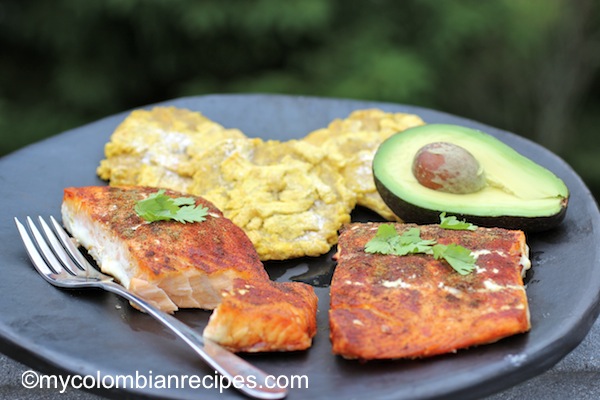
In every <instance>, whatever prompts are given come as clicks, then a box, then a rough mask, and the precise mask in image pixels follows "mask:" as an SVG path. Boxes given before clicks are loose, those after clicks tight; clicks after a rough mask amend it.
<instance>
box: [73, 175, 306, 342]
mask: <svg viewBox="0 0 600 400" xmlns="http://www.w3.org/2000/svg"><path fill="white" fill-rule="evenodd" d="M157 190H158V189H156V188H147V187H109V186H89V187H80V188H66V189H65V190H64V198H63V204H62V221H63V225H64V226H65V228H66V229H67V231H69V232H70V233H71V235H72V236H73V237H74V238H75V239H76V240H77V241H78V242H79V244H80V245H81V246H83V247H84V248H86V249H87V251H88V253H89V254H90V255H91V256H92V257H93V258H94V259H95V260H96V261H97V263H98V265H99V267H100V269H101V270H102V272H104V273H107V274H109V275H111V276H113V277H114V278H115V279H116V280H117V281H118V282H119V283H121V284H122V285H123V286H125V287H126V288H127V289H129V290H130V291H132V292H134V293H136V294H137V295H139V296H140V297H142V298H144V299H145V300H147V301H149V302H150V303H153V304H154V305H155V306H157V307H158V308H160V309H161V310H163V311H166V312H174V311H176V310H177V309H178V308H202V309H208V310H212V309H215V308H218V307H219V306H220V305H221V303H222V302H223V300H224V299H226V302H227V303H230V302H231V300H227V299H229V298H230V297H231V293H237V294H238V295H239V294H240V293H243V292H247V293H248V296H243V297H239V296H238V297H236V299H237V302H236V308H235V310H230V311H229V314H236V316H234V317H232V318H236V317H237V318H238V319H239V320H240V321H244V323H245V324H246V326H245V330H246V331H247V332H249V333H250V334H251V336H252V337H254V338H255V339H254V340H255V341H256V342H259V341H260V342H261V344H260V346H259V345H253V344H252V343H250V341H249V340H248V339H247V338H246V339H244V338H239V335H237V336H236V335H235V334H234V333H232V332H231V329H233V327H232V326H229V325H223V326H219V325H220V324H222V323H221V322H219V321H218V320H216V319H215V321H213V322H212V327H215V328H218V330H219V329H220V332H222V334H221V336H215V335H213V337H212V338H213V339H214V340H216V341H217V342H219V339H220V338H229V339H228V340H227V343H226V345H227V347H229V348H230V349H232V350H234V351H249V350H252V351H280V350H288V349H294V350H299V349H305V348H308V347H310V345H311V339H312V337H313V336H314V333H315V331H316V329H315V325H316V295H315V293H314V290H313V288H312V287H310V286H309V285H305V284H301V283H288V284H275V283H274V282H272V281H271V280H270V279H269V276H268V274H267V272H266V271H265V269H264V266H263V264H262V262H261V261H260V260H259V257H258V254H257V252H256V250H255V249H254V247H253V245H252V242H251V241H250V239H249V238H248V236H247V235H246V234H245V233H244V231H243V230H242V229H241V228H239V227H237V226H236V225H235V224H234V223H233V222H231V221H230V220H229V219H227V218H225V217H224V216H223V214H222V213H221V211H219V210H218V209H217V208H216V207H215V206H214V205H213V204H212V203H210V202H209V201H207V200H205V199H203V198H201V197H194V196H188V195H183V194H181V193H179V192H175V191H170V190H167V191H165V194H166V195H167V196H169V197H173V198H177V197H183V196H185V197H191V198H193V199H194V201H195V203H196V205H201V206H203V207H206V208H207V215H206V219H205V220H204V221H202V222H195V223H181V222H177V221H172V220H171V221H156V222H147V221H146V220H144V219H143V218H142V217H140V216H139V215H138V214H137V213H136V211H135V205H136V203H137V202H138V201H140V200H143V199H146V198H147V197H148V196H150V195H151V194H154V193H155V192H157ZM240 286H241V287H242V289H243V292H240ZM236 291H237V292H236ZM290 291H292V292H294V291H295V292H297V293H302V299H303V300H302V301H291V300H293V299H292V298H291V296H290ZM256 293H260V294H261V295H265V296H267V295H268V296H267V297H266V299H268V298H270V299H276V300H278V301H279V303H277V304H278V305H277V306H276V307H278V308H284V307H287V308H288V313H287V314H283V316H282V317H281V319H280V321H272V320H270V319H269V315H270V313H271V312H273V307H275V306H273V305H272V306H271V307H268V306H266V305H265V306H263V307H256V301H254V300H253V299H254V298H256V297H257V296H258V295H257V294H256ZM288 300H290V301H288ZM286 302H287V305H284V303H286ZM221 314H223V312H221ZM298 316H301V318H300V319H299V318H298ZM286 318H289V319H290V320H289V321H287V322H286V321H285V319H286ZM284 322H285V323H288V324H290V325H293V326H294V327H295V329H296V330H297V331H300V332H303V333H304V337H303V339H304V340H302V341H300V340H298V338H297V337H291V336H290V337H288V336H289V335H287V334H286V333H285V331H283V333H282V335H279V336H277V335H274V333H277V332H282V330H281V326H282V324H284ZM236 329H238V330H239V327H237V328H236ZM298 335H299V333H296V336H298ZM231 338H236V339H235V340H232V339H231ZM288 339H289V340H288ZM290 343H291V344H290Z"/></svg>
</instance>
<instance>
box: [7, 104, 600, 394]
mask: <svg viewBox="0 0 600 400" xmlns="http://www.w3.org/2000/svg"><path fill="white" fill-rule="evenodd" d="M162 104H170V105H175V106H178V107H187V108H190V109H192V110H198V111H201V112H202V113H204V114H205V115H206V116H207V117H209V118H211V119H213V120H215V121H217V122H219V123H221V124H223V125H225V126H226V127H236V128H240V129H241V130H242V131H243V132H245V133H246V134H247V135H249V136H260V137H263V138H274V139H290V138H299V137H302V136H303V135H305V134H306V133H308V132H309V131H311V130H313V129H316V128H319V127H322V126H325V125H326V124H327V123H329V122H330V121H331V120H332V119H334V118H336V117H346V116H347V115H348V114H349V113H350V112H351V111H352V110H355V109H359V108H370V107H378V108H381V109H383V110H386V111H400V112H410V113H416V114H418V115H420V116H421V117H422V118H423V119H424V120H425V121H426V122H430V123H433V122H443V123H453V124H460V125H465V126H469V127H474V128H478V129H481V130H484V131H486V132H488V133H490V134H492V135H494V136H497V137H498V138H499V139H500V140H502V141H504V142H506V143H507V144H509V145H511V146H512V147H514V148H515V149H517V150H518V151H519V152H521V153H522V154H524V155H525V156H528V157H530V158H532V159H534V160H535V161H537V162H538V163H540V164H542V165H544V166H545V167H547V168H549V169H551V170H552V171H553V172H554V173H556V174H557V175H558V176H559V177H560V178H562V179H563V180H564V181H565V182H566V183H567V185H568V186H569V189H570V191H571V201H570V205H569V211H568V213H567V217H566V220H565V221H564V223H563V224H562V225H561V226H560V227H559V228H558V229H555V230H553V231H551V232H547V233H543V234H537V235H531V236H529V238H528V241H529V244H530V247H531V254H532V261H533V268H532V270H530V271H529V273H528V277H527V294H528V297H529V301H530V308H531V322H532V325H533V328H532V330H531V332H529V333H528V334H525V335H519V336H515V337H512V338H509V339H506V340H502V341H500V342H498V343H495V344H493V345H487V346H481V347H479V348H474V349H469V350H465V351H460V352H458V353H457V354H450V355H446V356H441V357H436V358H432V359H426V360H417V361H383V362H370V363H367V364H361V363H359V362H356V361H348V360H343V359H341V358H338V357H334V356H333V355H331V346H330V343H329V332H328V320H327V309H328V297H329V291H328V289H327V287H326V284H327V282H328V279H329V278H330V276H329V274H330V272H331V268H332V266H333V263H332V261H331V259H330V256H331V254H328V255H325V256H323V257H320V258H315V259H298V260H293V261H288V262H282V263H269V264H268V266H267V268H268V270H269V273H270V274H271V276H272V277H273V278H274V279H278V280H286V279H291V278H294V277H296V276H300V279H302V280H305V281H308V282H314V283H315V284H317V287H316V291H317V293H318V295H319V299H320V305H319V312H318V324H319V329H318V334H317V336H316V338H315V341H314V346H313V347H312V348H311V349H310V350H309V351H306V352H299V353H291V354H284V353H282V354H262V355H260V354H257V355H248V356H245V357H246V358H248V359H249V360H250V361H252V362H253V363H255V364H256V365H258V366H259V367H261V368H263V369H264V370H266V371H268V372H270V373H273V374H276V375H285V376H287V377H292V376H301V375H306V376H307V377H308V382H309V386H308V388H301V389H291V390H290V395H289V398H290V399H300V398H337V399H346V398H369V399H390V398H394V399H416V398H442V397H448V398H459V399H467V398H476V397H480V396H483V395H486V394H490V393H493V392H495V391H499V390H502V389H504V388H507V387H509V386H512V385H514V384H516V383H518V382H521V381H524V380H526V379H528V378H531V377H533V376H535V375H537V374H539V373H541V372H543V371H545V370H547V369H549V368H550V367H551V366H553V365H554V364H555V363H556V362H558V361H559V360H560V359H561V358H562V357H564V356H565V355H566V354H567V353H569V352H570V351H571V350H572V349H573V348H575V346H576V345H577V344H579V342H580V341H581V340H582V339H583V338H584V336H585V335H586V334H587V332H588V330H589V329H590V327H591V326H592V324H593V322H594V320H595V319H596V317H597V315H598V311H599V307H598V304H599V302H598V300H599V299H598V297H599V293H600V268H599V251H598V244H599V243H600V238H599V237H598V236H599V235H598V231H597V227H598V226H600V224H599V213H598V208H597V205H596V203H595V201H594V199H593V197H592V195H591V194H590V192H589V190H588V189H587V188H586V187H585V185H584V184H583V182H582V181H581V179H580V178H579V177H578V176H577V175H576V174H575V173H574V172H573V171H572V170H571V168H570V167H569V166H568V165H567V164H566V163H564V162H563V161H562V160H561V159H559V158H558V157H556V156H555V155H553V154H552V153H550V152H549V151H547V150H545V149H543V148H542V147H540V146H538V145H536V144H534V143H532V142H530V141H528V140H525V139H523V138H521V137H518V136H516V135H513V134H510V133H507V132H504V131H500V130H498V129H494V128H491V127H489V126H485V125H482V124H479V123H476V122H473V121H470V120H466V119H462V118H458V117H454V116H451V115H448V114H444V113H440V112H436V111H431V110H427V109H422V108H417V107H409V106H404V105H398V104H386V103H373V102H364V101H351V100H335V99H320V98H309V97H289V96H276V95H273V96H271V95H214V96H204V97H194V98H183V99H178V100H174V101H169V102H165V103H162ZM127 114H128V113H125V112H124V113H121V114H118V115H115V116H112V117H109V118H106V119H102V120H100V121H97V122H95V123H92V124H89V125H86V126H83V127H81V128H78V129H74V130H71V131H68V132H65V133H63V134H61V135H58V136H56V137H53V138H50V139H48V140H45V141H42V142H39V143H36V144H34V145H31V146H29V147H27V148H25V149H23V150H21V151H18V152H15V153H12V154H10V155H8V156H6V157H4V158H3V159H1V160H0V183H1V184H2V187H3V190H2V196H1V200H0V202H1V203H0V204H1V208H2V213H3V215H4V217H3V218H2V220H1V221H0V254H2V256H1V265H2V270H1V273H2V275H1V276H2V279H0V299H1V303H2V309H3V311H2V313H1V314H0V335H1V342H0V346H1V350H2V352H4V353H5V354H7V355H9V356H11V357H13V358H15V359H17V360H18V361H21V362H23V363H25V364H28V365H30V366H32V367H35V368H38V369H39V370H42V371H44V372H48V373H65V374H80V375H86V374H92V375H96V374H97V373H98V371H99V373H101V374H102V375H106V376H108V375H110V376H113V377H114V376H116V375H119V374H120V375H135V374H136V372H137V373H138V374H141V375H146V376H153V377H156V376H160V375H176V376H183V375H191V374H200V375H203V374H214V371H211V370H209V369H208V368H207V367H205V366H204V365H203V363H202V362H201V361H200V360H199V359H198V358H197V357H195V356H194V355H193V354H192V353H190V352H189V351H188V349H187V347H186V346H185V345H184V344H183V343H182V342H181V341H179V340H177V339H176V338H175V337H174V336H173V335H172V334H171V333H169V332H167V331H166V330H165V329H163V328H162V327H161V326H159V325H158V324H157V323H155V322H154V321H153V320H152V319H151V318H149V317H148V316H146V315H144V314H141V313H139V312H137V311H134V310H132V309H131V308H130V307H129V306H128V304H127V303H125V302H124V301H122V300H120V299H118V298H117V297H115V296H113V295H111V294H106V293H101V292H91V293H90V292H85V293H83V292H72V291H64V290H59V289H56V288H54V287H52V286H50V285H49V284H47V283H46V282H45V281H44V280H42V279H41V277H39V276H38V275H37V273H36V272H35V271H34V269H33V267H32V266H31V264H30V263H29V260H28V259H27V256H26V254H25V252H24V249H23V246H22V244H21V242H20V240H19V238H18V236H17V231H16V229H15V226H14V222H13V219H12V218H13V217H14V216H16V217H19V218H24V217H25V216H26V215H32V216H35V215H38V214H40V215H44V216H47V215H56V216H59V215H60V211H59V208H60V204H61V200H62V190H63V188H64V187H67V186H83V185H103V184H105V182H103V181H101V180H99V179H98V178H97V177H96V173H95V169H96V167H97V165H98V163H99V161H100V160H101V159H102V158H103V147H104V144H105V143H106V142H108V140H109V137H110V135H111V133H112V131H113V130H114V128H115V127H116V126H117V125H118V124H119V123H120V122H121V121H122V120H123V119H124V118H125V117H126V116H127ZM355 217H356V218H357V219H363V220H364V219H370V218H375V216H373V215H370V214H368V213H366V212H364V211H361V210H359V211H358V212H356V213H355ZM294 279H295V278H294ZM208 315H209V314H208V312H205V311H181V312H178V313H177V317H179V318H180V319H182V320H183V321H185V322H187V323H188V324H190V325H192V326H194V327H197V328H198V329H202V327H203V326H204V323H205V321H206V320H207V318H208ZM124 392H127V393H129V394H133V395H136V396H141V397H160V398H174V399H198V398H209V397H217V396H223V397H226V398H236V397H238V398H239V397H240V395H239V393H237V392H235V391H233V390H226V391H225V392H224V393H223V394H220V393H219V390H217V389H197V390H194V389H191V388H189V387H187V388H183V389H172V390H168V391H167V390H163V389H156V388H149V387H148V386H146V387H145V388H138V389H132V388H130V389H126V390H109V391H101V394H103V395H106V396H111V397H120V398H122V397H123V395H124V394H125V393H124Z"/></svg>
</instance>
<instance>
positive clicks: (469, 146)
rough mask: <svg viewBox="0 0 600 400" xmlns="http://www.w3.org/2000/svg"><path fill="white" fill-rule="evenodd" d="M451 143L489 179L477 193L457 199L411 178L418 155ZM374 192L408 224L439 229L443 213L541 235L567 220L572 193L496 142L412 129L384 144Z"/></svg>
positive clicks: (456, 129)
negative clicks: (471, 158)
mask: <svg viewBox="0 0 600 400" xmlns="http://www.w3.org/2000/svg"><path fill="white" fill-rule="evenodd" d="M434 142H450V143H452V144H455V145H458V146H461V147H463V148H464V149H466V150H467V151H469V152H470V153H471V154H472V155H473V156H474V157H475V159H476V160H477V161H478V162H479V164H480V167H482V168H483V171H484V173H485V185H484V187H483V188H482V189H481V190H478V191H477V192H474V193H467V194H455V193H447V192H441V191H438V190H434V189H429V188H427V187H425V186H423V185H421V184H420V183H419V182H418V181H417V179H416V178H415V176H414V175H413V172H412V163H413V160H414V157H415V155H416V153H417V152H418V151H419V149H420V148H421V147H423V146H425V145H427V144H429V143H434ZM373 176H374V179H375V186H376V187H377V190H378V191H379V194H380V195H381V197H382V198H383V200H384V201H385V203H386V204H387V205H388V207H389V208H390V209H391V210H392V211H393V212H394V213H395V214H396V215H397V216H398V217H400V218H401V219H402V220H404V221H405V222H413V223H417V224H430V223H438V222H439V215H440V213H441V212H446V213H447V214H449V215H454V216H457V217H459V218H463V219H465V220H467V221H469V222H471V223H473V224H476V225H479V226H486V227H501V228H506V229H520V230H524V231H529V232H539V231H544V230H548V229H551V228H554V227H555V226H557V225H558V224H560V222H562V220H563V219H564V217H565V214H566V211H567V204H568V199H569V190H568V188H567V186H566V185H565V183H564V182H563V181H562V180H561V179H560V178H558V177H557V176H556V175H554V174H553V173H552V172H550V171H549V170H548V169H546V168H544V167H542V166H540V165H538V164H536V163H535V162H533V161H532V160H530V159H529V158H527V157H524V156H522V155H521V154H519V153H518V152H516V151H515V150H514V149H512V148H511V147H510V146H508V145H506V144H504V143H503V142H501V141H500V140H498V139H496V138H495V137H493V136H491V135H488V134H486V133H483V132H481V131H478V130H474V129H470V128H466V127H462V126H457V125H447V124H429V125H423V126H419V127H415V128H410V129H407V130H405V131H403V132H400V133H397V134H395V135H393V136H391V137H390V138H388V139H387V140H385V141H384V142H383V143H382V144H381V145H380V146H379V148H378V150H377V152H376V153H375V157H374V159H373Z"/></svg>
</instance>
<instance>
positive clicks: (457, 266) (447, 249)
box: [433, 243, 475, 275]
mask: <svg viewBox="0 0 600 400" xmlns="http://www.w3.org/2000/svg"><path fill="white" fill-rule="evenodd" d="M433 257H434V258H435V259H436V260H439V259H440V258H443V259H444V260H446V262H448V264H450V266H451V267H452V268H454V270H455V271H456V272H458V273H459V274H461V275H468V274H469V273H470V272H473V270H474V269H475V257H473V255H472V254H471V250H469V249H467V248H465V247H463V246H461V245H458V244H456V243H450V244H448V245H444V244H436V245H434V246H433Z"/></svg>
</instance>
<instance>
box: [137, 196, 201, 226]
mask: <svg viewBox="0 0 600 400" xmlns="http://www.w3.org/2000/svg"><path fill="white" fill-rule="evenodd" d="M134 209H135V212H136V213H137V214H138V215H139V216H140V217H142V218H143V219H145V220H146V221H148V222H154V221H170V220H174V221H177V222H181V223H184V224H185V223H186V222H202V221H204V220H206V215H208V208H206V207H203V206H196V201H195V200H194V199H193V198H192V197H177V198H173V197H169V196H167V195H166V194H165V191H164V190H163V189H161V190H159V191H157V192H155V193H152V194H151V195H150V196H148V197H147V198H145V199H144V200H140V201H138V202H137V203H136V204H135V207H134Z"/></svg>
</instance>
